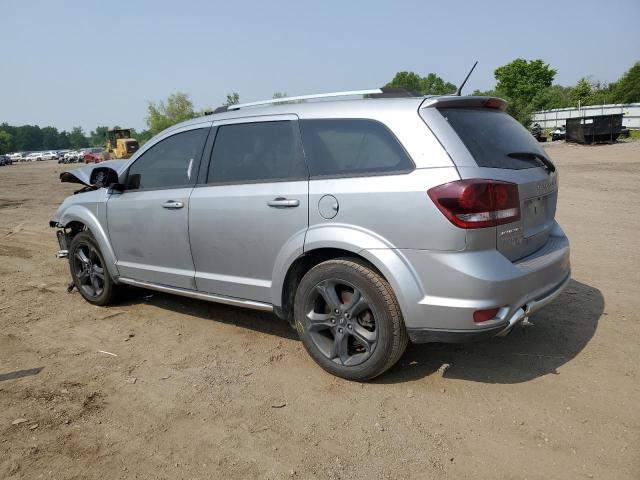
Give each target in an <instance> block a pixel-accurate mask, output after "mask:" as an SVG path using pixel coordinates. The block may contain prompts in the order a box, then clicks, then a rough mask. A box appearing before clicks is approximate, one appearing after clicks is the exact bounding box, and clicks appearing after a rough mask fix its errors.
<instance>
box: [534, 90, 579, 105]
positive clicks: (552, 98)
mask: <svg viewBox="0 0 640 480" xmlns="http://www.w3.org/2000/svg"><path fill="white" fill-rule="evenodd" d="M572 91H573V89H572V88H571V87H563V86H562V85H551V86H550V87H549V88H545V89H543V90H541V91H540V92H538V93H537V94H536V96H535V97H533V100H532V101H531V103H532V104H533V108H534V110H551V109H554V108H566V107H570V106H572V105H573V101H572V100H571V93H572Z"/></svg>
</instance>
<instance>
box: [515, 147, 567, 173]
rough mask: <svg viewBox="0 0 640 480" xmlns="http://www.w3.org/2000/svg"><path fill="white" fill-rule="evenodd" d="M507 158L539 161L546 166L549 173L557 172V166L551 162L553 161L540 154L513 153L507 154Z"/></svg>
mask: <svg viewBox="0 0 640 480" xmlns="http://www.w3.org/2000/svg"><path fill="white" fill-rule="evenodd" d="M507 157H511V158H524V159H529V160H536V159H538V160H540V161H541V162H542V163H543V164H544V167H545V168H546V169H547V170H548V171H549V173H551V172H555V171H556V166H555V165H554V164H553V162H551V160H549V159H548V158H547V157H545V156H544V155H542V154H541V153H538V152H511V153H507Z"/></svg>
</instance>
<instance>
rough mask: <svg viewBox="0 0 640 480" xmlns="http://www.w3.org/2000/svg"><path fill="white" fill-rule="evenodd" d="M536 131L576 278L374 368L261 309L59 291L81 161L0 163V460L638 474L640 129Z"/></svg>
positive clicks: (69, 471)
mask: <svg viewBox="0 0 640 480" xmlns="http://www.w3.org/2000/svg"><path fill="white" fill-rule="evenodd" d="M546 148H547V149H548V152H549V153H550V154H551V156H552V158H553V159H554V160H555V161H556V164H557V165H558V167H559V171H560V203H559V211H558V217H559V221H560V223H561V225H562V226H563V228H564V229H565V231H566V232H567V234H568V235H569V238H570V240H571V242H572V264H573V280H572V282H571V284H570V286H569V288H568V289H567V290H566V291H565V292H564V293H563V294H562V295H561V296H560V298H559V299H558V300H557V301H556V302H555V303H553V304H552V305H550V306H549V307H548V308H546V309H545V310H543V311H541V312H539V313H538V314H536V315H535V316H534V317H533V319H532V323H533V325H531V326H521V327H519V328H517V329H516V330H515V331H514V332H513V333H512V334H511V335H510V336H508V337H507V338H504V339H493V340H490V341H486V342H483V343H477V344H467V345H436V344H429V345H422V346H410V347H409V349H408V350H407V352H406V354H405V355H404V357H403V358H402V359H401V360H400V362H399V364H398V365H397V366H396V367H394V368H393V369H392V370H391V371H389V372H388V373H386V374H385V375H383V376H381V377H380V378H378V379H377V380H376V381H374V382H372V383H368V384H357V383H349V382H346V381H343V380H340V379H337V378H334V377H332V376H330V375H328V374H326V373H325V372H324V371H322V370H321V369H320V368H319V367H317V366H316V365H315V364H314V363H313V362H312V361H311V359H310V358H309V357H308V356H307V355H306V353H305V352H304V350H303V348H302V346H301V344H300V342H299V341H298V340H297V338H296V335H295V332H294V331H293V330H291V329H289V327H288V326H287V325H285V324H284V323H283V322H281V321H279V320H277V319H275V318H274V317H272V316H270V315H266V314H261V313H255V312H250V311H243V310H240V309H235V308H231V307H225V306H218V305H215V304H208V303H204V302H198V301H194V300H189V299H183V298H179V297H172V296H168V295H163V294H159V293H154V292H147V291H142V290H138V291H133V292H132V293H131V295H130V296H129V297H128V298H127V300H126V301H125V302H124V303H123V304H121V305H117V306H115V307H111V308H98V307H93V306H91V305H89V304H88V303H86V302H84V301H83V300H82V298H81V297H80V295H79V294H78V293H77V292H74V293H72V294H67V293H66V285H67V282H68V280H69V271H68V266H67V263H66V262H65V261H63V260H56V259H55V258H54V253H55V251H56V250H57V242H56V239H55V232H54V230H52V229H50V228H49V227H48V220H49V218H50V216H51V215H52V213H53V212H54V211H55V209H56V208H57V206H58V205H59V203H60V202H61V201H62V199H63V198H64V197H65V196H67V195H68V194H70V193H71V192H72V191H73V190H74V189H75V187H74V186H73V185H70V184H61V183H59V181H58V174H59V172H60V171H62V170H63V169H69V168H73V166H62V165H57V164H55V163H53V162H38V163H31V164H18V165H14V166H11V167H2V168H0V219H1V222H0V478H2V479H9V478H10V479H14V478H24V479H35V478H56V479H63V478H65V479H66V478H78V479H80V478H82V479H85V478H87V479H93V478H96V479H98V478H99V479H117V478H141V479H143V478H166V479H178V478H185V479H209V478H321V479H325V478H335V479H339V478H344V479H354V478H371V479H373V478H420V479H422V478H450V479H459V478H474V479H478V478H491V479H502V478H504V479H515V478H518V479H525V478H526V479H545V480H547V479H557V478H563V479H574V478H576V479H582V478H597V479H616V480H624V479H638V478H640V447H639V445H640V378H639V377H640V367H639V365H640V362H639V360H640V313H639V312H640V259H639V255H638V252H639V251H640V188H639V187H640V142H631V143H624V144H622V143H621V144H617V145H603V146H593V147H581V146H574V145H566V144H564V143H559V144H553V145H551V144H550V145H548V146H547V147H546ZM101 351H103V352H110V353H101ZM19 419H24V421H23V422H21V423H19V422H18V423H16V420H19ZM14 423H15V424H14Z"/></svg>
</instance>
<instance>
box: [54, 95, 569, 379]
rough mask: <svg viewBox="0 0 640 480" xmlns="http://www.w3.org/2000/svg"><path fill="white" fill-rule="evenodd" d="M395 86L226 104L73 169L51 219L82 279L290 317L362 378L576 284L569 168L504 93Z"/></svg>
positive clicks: (93, 296)
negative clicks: (557, 161)
mask: <svg viewBox="0 0 640 480" xmlns="http://www.w3.org/2000/svg"><path fill="white" fill-rule="evenodd" d="M370 93H371V91H370V90H367V91H365V92H364V93H361V94H362V95H363V96H364V95H369V94H370ZM384 93H385V92H384V90H380V93H379V95H381V97H382V98H379V99H362V100H349V101H339V100H332V101H322V102H315V103H313V102H309V103H294V102H289V103H284V104H282V105H272V104H273V103H277V102H278V101H280V102H287V101H288V99H280V100H275V101H274V100H269V101H266V102H263V103H264V105H262V106H257V105H255V104H254V105H248V106H246V107H245V106H242V105H233V106H229V107H222V108H221V109H219V110H217V112H218V113H216V114H213V115H210V116H206V117H202V118H197V119H193V120H189V121H186V122H183V123H181V124H179V125H175V126H172V127H170V128H168V129H167V130H165V131H163V132H162V133H160V134H158V135H157V136H156V137H155V138H154V139H153V140H151V141H149V142H147V143H146V144H145V145H144V146H143V147H142V148H141V149H140V150H138V151H137V152H136V153H135V154H134V155H133V156H132V157H131V159H130V160H112V161H109V162H104V163H101V164H100V165H89V166H84V167H82V168H78V169H75V170H72V171H70V172H64V173H63V174H62V175H61V176H60V179H61V180H62V181H63V182H65V181H66V182H74V183H80V184H84V185H85V188H83V189H82V190H80V191H79V192H76V194H75V195H72V196H70V197H68V198H67V199H66V200H65V201H64V202H63V203H62V205H61V206H60V207H59V209H58V210H57V212H56V213H55V215H54V216H53V218H52V219H51V221H50V223H49V225H50V226H51V227H54V228H57V229H58V232H57V236H58V241H59V244H60V250H59V252H58V256H59V257H60V258H67V259H68V260H67V261H68V264H69V268H70V273H71V277H72V279H73V285H75V286H76V287H77V288H78V291H79V292H80V294H81V295H82V296H83V297H84V299H85V300H86V301H88V302H89V303H91V304H93V305H108V304H110V303H112V302H113V301H115V300H116V295H117V293H118V290H119V289H121V288H122V287H123V286H124V285H133V286H138V287H143V288H148V289H152V290H158V291H162V292H165V293H174V294H178V295H183V296H186V297H190V298H195V299H200V300H208V301H212V302H220V303H224V304H228V305H235V306H239V307H245V308H254V309H257V310H263V311H270V312H274V313H275V314H276V315H278V316H279V317H280V318H283V319H286V320H287V321H288V322H289V323H290V324H291V326H292V327H294V328H295V329H296V330H297V332H298V335H299V336H300V339H301V340H302V343H303V345H304V347H305V349H306V350H307V352H308V353H309V354H310V356H311V357H312V358H313V359H314V360H315V361H316V362H317V363H318V364H319V365H320V366H321V367H322V368H324V369H326V370H327V371H329V372H331V373H332V374H334V375H338V376H341V377H344V378H348V379H351V380H358V381H363V380H368V379H370V378H373V377H375V376H377V375H379V374H381V373H382V372H384V371H385V370H387V369H389V368H390V367H391V366H392V365H393V364H394V363H396V361H397V360H398V359H399V358H400V356H401V355H402V353H403V351H404V349H405V347H406V346H407V343H408V341H409V339H410V340H411V341H413V342H414V343H426V342H465V341H470V340H478V339H482V338H489V337H493V336H496V335H506V334H507V333H508V332H509V331H511V329H512V328H513V327H514V326H515V325H517V324H518V323H520V322H522V321H524V320H525V319H526V318H528V317H529V315H531V314H532V313H533V312H535V311H537V310H538V309H540V308H542V307H543V306H545V305H547V304H548V303H549V302H551V301H552V300H553V299H555V298H556V297H557V296H558V295H559V294H560V293H561V292H562V290H563V289H564V287H566V285H567V284H568V282H569V280H570V261H569V241H568V240H567V237H566V236H565V234H564V232H563V231H562V229H561V228H560V226H559V225H558V223H557V222H556V220H555V212H556V202H557V199H558V181H557V172H556V168H555V166H554V164H553V163H552V162H551V160H550V159H549V156H548V153H547V152H546V151H545V150H544V149H543V148H541V146H540V145H538V143H537V142H536V141H535V139H534V138H533V137H532V136H531V134H530V133H529V132H528V131H527V130H526V129H525V128H523V127H522V126H521V125H520V124H519V123H518V122H517V121H516V120H515V119H514V118H513V117H511V116H509V115H508V114H507V113H506V112H505V108H506V102H505V101H503V100H501V99H498V98H493V97H479V96H478V97H474V96H441V97H407V98H385V97H384V96H383V95H384ZM350 95H352V96H353V92H350ZM333 96H336V95H333ZM303 98H304V97H303ZM314 98H315V97H314ZM297 99H300V97H298V98H297ZM96 212H100V214H99V215H96ZM556 316H557V318H555V319H554V320H557V321H562V315H561V313H559V314H557V315H556ZM264 321H268V320H266V319H265V320H264ZM546 341H549V342H552V341H553V339H552V338H548V339H547V340H546ZM513 368H518V367H517V366H514V367H513Z"/></svg>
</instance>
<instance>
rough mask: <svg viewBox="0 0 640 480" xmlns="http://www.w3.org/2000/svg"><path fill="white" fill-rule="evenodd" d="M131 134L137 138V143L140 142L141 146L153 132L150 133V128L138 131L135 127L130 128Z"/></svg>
mask: <svg viewBox="0 0 640 480" xmlns="http://www.w3.org/2000/svg"><path fill="white" fill-rule="evenodd" d="M131 136H132V137H133V138H135V139H136V140H138V143H139V144H140V146H142V145H144V144H145V143H146V142H148V141H149V140H150V139H151V137H153V133H151V131H150V130H142V131H141V132H138V131H137V130H136V129H135V128H132V129H131Z"/></svg>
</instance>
